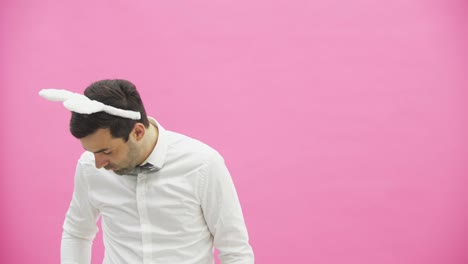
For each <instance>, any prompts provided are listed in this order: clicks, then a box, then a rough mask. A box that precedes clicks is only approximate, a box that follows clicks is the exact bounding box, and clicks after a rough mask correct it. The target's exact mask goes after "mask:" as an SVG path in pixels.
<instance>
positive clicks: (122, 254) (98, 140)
mask: <svg viewBox="0 0 468 264" xmlns="http://www.w3.org/2000/svg"><path fill="white" fill-rule="evenodd" d="M68 93H69V92H68ZM75 95H77V94H75ZM85 96H86V97H87V98H85V99H86V100H82V101H80V100H78V101H76V100H75V101H74V102H72V103H70V101H73V100H68V102H67V101H65V103H64V105H65V106H66V107H67V108H69V109H78V110H73V112H72V117H71V121H70V131H71V133H72V134H73V136H75V137H76V138H78V139H79V140H80V142H81V144H82V145H83V147H84V149H85V150H86V151H85V152H84V153H83V155H82V156H81V158H80V159H79V161H78V164H77V168H76V174H75V186H74V192H73V198H72V201H71V204H70V208H69V209H68V212H67V214H66V218H65V223H64V225H63V235H62V246H61V263H62V264H72V263H77V264H82V263H90V259H91V246H92V241H93V239H94V237H95V234H96V232H97V230H98V229H97V227H96V221H97V219H98V217H99V216H101V217H102V221H101V224H102V230H103V238H104V245H105V256H104V262H103V263H105V264H120V263H125V264H137V263H142V264H150V263H151V264H164V263H165V264H205V263H206V264H212V263H214V257H213V247H216V248H217V249H218V250H219V258H220V260H221V263H223V264H228V263H238V264H240V263H243V264H250V263H254V257H253V252H252V248H251V246H250V245H249V242H248V234H247V229H246V226H245V223H244V219H243V216H242V211H241V207H240V204H239V200H238V197H237V194H236V191H235V188H234V185H233V182H232V179H231V177H230V174H229V172H228V170H227V169H226V166H225V164H224V161H223V158H222V157H221V156H220V155H219V154H218V153H217V152H216V151H215V150H213V149H212V148H210V147H209V146H207V145H205V144H203V143H201V142H200V141H197V140H195V139H192V138H189V137H187V136H184V135H181V134H178V133H174V132H170V131H167V130H165V129H164V128H163V127H162V126H161V125H160V124H159V123H158V122H156V120H154V119H152V118H149V117H147V116H146V112H145V109H144V107H143V103H142V101H141V99H140V96H139V94H138V92H137V90H136V88H135V86H134V85H133V84H132V83H130V82H128V81H125V80H102V81H98V82H95V83H93V84H91V85H90V86H89V87H88V88H87V89H86V90H85ZM88 98H89V99H91V100H88ZM49 99H50V98H49ZM51 100H62V101H63V100H66V99H63V98H62V99H56V98H55V99H51ZM77 102H78V103H77ZM80 102H81V103H80ZM90 102H92V103H94V104H96V105H97V106H99V109H98V110H89V109H91V108H93V109H94V108H95V107H94V105H91V106H88V103H90ZM67 105H68V106H67ZM73 105H74V107H75V108H73ZM97 106H96V107H97ZM88 108H89V109H88ZM109 109H110V110H109ZM87 111H88V112H89V111H90V112H91V113H90V114H89V113H88V112H87ZM93 111H94V112H95V113H93ZM96 111H97V112H96ZM124 112H125V113H124ZM85 113H88V114H85ZM128 113H130V114H134V113H136V114H137V118H139V119H138V120H134V119H132V118H128V117H122V116H126V115H124V114H128Z"/></svg>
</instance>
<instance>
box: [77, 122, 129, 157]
mask: <svg viewBox="0 0 468 264" xmlns="http://www.w3.org/2000/svg"><path fill="white" fill-rule="evenodd" d="M122 141H123V140H122ZM80 142H81V145H82V146H83V148H84V149H85V150H87V151H91V152H94V153H98V152H102V151H105V150H107V149H109V148H112V147H113V146H114V145H116V144H118V143H119V138H114V137H112V135H111V133H110V130H109V129H108V128H100V129H98V130H96V131H95V132H94V133H93V134H90V135H88V136H86V137H83V138H80Z"/></svg>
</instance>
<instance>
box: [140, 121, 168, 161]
mask: <svg viewBox="0 0 468 264" xmlns="http://www.w3.org/2000/svg"><path fill="white" fill-rule="evenodd" d="M148 121H149V122H150V124H152V125H154V126H156V127H157V128H158V141H157V142H156V146H155V147H154V148H153V151H151V153H150V155H149V156H148V158H147V159H146V160H145V161H144V162H143V163H142V164H140V166H141V165H145V164H146V163H150V164H152V165H154V166H155V167H157V168H158V169H161V168H162V167H163V166H164V162H165V161H166V155H167V144H168V142H167V133H166V130H165V129H164V128H163V127H162V126H161V125H160V124H159V123H158V121H156V119H154V118H152V117H148Z"/></svg>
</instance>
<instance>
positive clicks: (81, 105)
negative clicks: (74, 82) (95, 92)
mask: <svg viewBox="0 0 468 264" xmlns="http://www.w3.org/2000/svg"><path fill="white" fill-rule="evenodd" d="M39 95H40V96H42V97H44V98H45V99H48V100H51V101H63V105H64V106H65V108H67V109H68V110H70V111H72V112H75V113H79V114H87V115H89V114H93V113H97V112H103V111H104V112H106V113H108V114H111V115H115V116H120V117H124V118H129V119H133V120H139V119H140V118H141V114H140V112H137V111H130V110H123V109H119V108H116V107H113V106H110V105H105V104H103V103H101V102H98V101H95V100H91V99H89V98H88V97H86V96H84V95H82V94H78V93H73V92H70V91H67V90H63V89H42V90H41V91H40V92H39Z"/></svg>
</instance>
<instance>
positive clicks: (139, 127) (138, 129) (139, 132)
mask: <svg viewBox="0 0 468 264" xmlns="http://www.w3.org/2000/svg"><path fill="white" fill-rule="evenodd" d="M145 132H146V128H145V125H143V124H142V123H136V124H135V126H133V130H132V133H131V136H132V137H133V138H134V139H135V140H136V141H140V140H141V139H143V136H144V135H145Z"/></svg>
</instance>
